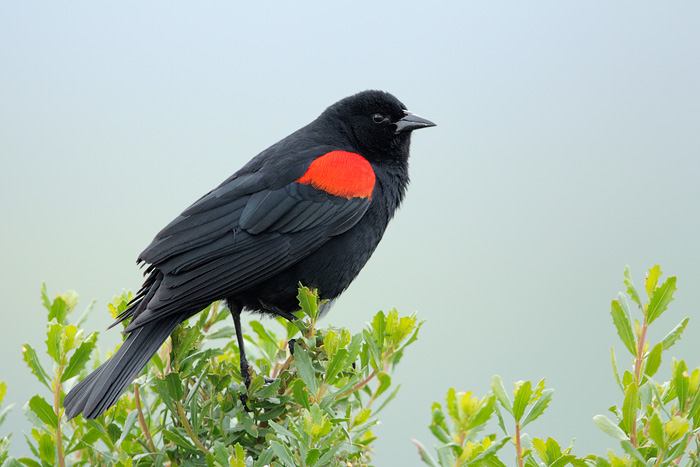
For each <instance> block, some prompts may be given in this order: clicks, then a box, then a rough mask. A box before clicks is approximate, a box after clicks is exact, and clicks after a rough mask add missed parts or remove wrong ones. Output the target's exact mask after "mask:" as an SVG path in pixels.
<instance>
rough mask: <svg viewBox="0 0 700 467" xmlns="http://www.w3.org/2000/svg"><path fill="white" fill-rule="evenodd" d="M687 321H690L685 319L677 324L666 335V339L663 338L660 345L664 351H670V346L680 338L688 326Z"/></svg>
mask: <svg viewBox="0 0 700 467" xmlns="http://www.w3.org/2000/svg"><path fill="white" fill-rule="evenodd" d="M688 321H690V318H685V319H684V320H683V321H681V322H680V323H679V324H678V326H676V327H675V328H673V330H672V331H671V332H669V333H668V334H666V337H664V338H663V340H662V341H661V344H663V346H664V350H667V349H670V348H671V346H672V345H673V344H675V343H676V342H677V341H678V339H680V338H681V336H682V335H683V331H685V327H686V326H687V325H688Z"/></svg>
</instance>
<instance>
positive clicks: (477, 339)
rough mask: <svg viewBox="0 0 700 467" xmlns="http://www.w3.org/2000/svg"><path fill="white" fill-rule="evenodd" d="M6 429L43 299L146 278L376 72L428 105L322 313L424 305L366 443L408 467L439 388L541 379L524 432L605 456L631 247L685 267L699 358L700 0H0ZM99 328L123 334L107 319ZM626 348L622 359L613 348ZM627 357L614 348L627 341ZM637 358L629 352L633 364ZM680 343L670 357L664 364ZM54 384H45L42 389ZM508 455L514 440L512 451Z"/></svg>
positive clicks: (684, 291)
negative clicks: (388, 202)
mask: <svg viewBox="0 0 700 467" xmlns="http://www.w3.org/2000/svg"><path fill="white" fill-rule="evenodd" d="M0 44H2V45H0V64H1V65H0V155H1V157H2V170H1V171H0V177H2V183H0V195H1V198H0V199H1V202H2V206H1V208H2V221H1V223H0V248H1V249H2V250H1V251H0V252H1V255H2V259H1V260H0V264H1V265H2V266H1V271H0V274H1V277H0V284H1V287H2V298H3V311H2V320H3V326H2V330H1V331H0V352H1V354H2V361H1V362H0V379H4V380H7V381H8V383H9V389H8V396H7V398H6V402H14V403H15V404H16V407H15V409H14V411H13V412H12V414H11V415H10V417H9V420H8V421H7V422H6V423H5V425H4V426H3V427H2V428H1V429H0V435H4V434H5V433H6V432H7V431H15V432H16V433H15V436H14V437H13V453H15V454H25V453H27V448H26V447H25V443H24V441H23V436H22V435H21V431H27V430H28V429H29V425H28V423H27V422H26V421H24V417H23V415H22V406H23V405H24V403H25V402H26V401H27V400H28V398H29V397H30V395H31V394H33V393H35V392H38V391H42V388H41V387H40V385H39V384H38V383H36V382H35V380H34V377H33V376H32V375H31V374H30V373H29V371H28V370H27V369H26V367H25V366H24V363H23V362H22V358H21V351H20V347H21V345H22V343H24V342H28V343H30V344H32V345H34V346H35V347H37V348H39V349H43V348H44V347H45V345H44V344H43V341H44V339H45V335H44V329H43V325H42V323H43V319H44V314H43V313H44V311H43V309H42V307H41V303H40V300H39V290H40V287H41V283H42V281H46V282H47V284H48V288H49V292H50V294H51V295H53V294H55V293H58V292H62V291H64V290H66V289H74V290H76V291H78V292H79V293H80V296H81V298H82V304H81V305H80V308H81V309H82V307H83V306H85V305H87V303H88V302H89V301H90V300H91V299H93V298H95V299H97V300H98V302H97V307H96V310H95V312H94V313H93V316H92V318H91V319H90V320H89V321H88V322H87V328H88V329H89V330H99V331H104V330H105V328H106V326H107V325H108V324H109V322H110V319H109V316H108V314H107V309H106V304H107V303H108V302H109V301H110V300H111V297H112V296H113V295H115V294H118V293H120V291H121V290H122V288H129V289H132V290H133V289H136V288H138V286H139V285H140V284H141V275H140V271H139V269H138V268H137V267H136V266H135V264H134V261H135V259H136V257H137V256H138V254H139V253H140V252H141V251H142V249H143V248H144V247H145V246H146V245H148V243H149V242H150V241H151V239H152V238H153V236H154V235H155V234H156V233H157V232H158V231H159V230H160V229H161V228H162V227H163V226H164V225H165V224H167V223H168V222H169V221H170V220H171V219H172V218H173V217H175V216H176V215H177V214H179V213H180V212H181V211H182V210H183V209H184V208H185V207H187V206H188V205H189V204H190V203H192V202H193V201H194V200H196V199H197V198H199V197H200V196H201V195H202V194H204V193H205V192H207V191H208V190H210V189H211V188H213V187H214V186H216V185H218V184H219V183H220V182H221V181H222V180H223V179H225V178H226V177H228V176H229V175H230V174H231V173H233V172H234V171H236V170H237V169H238V168H239V167H240V166H242V165H243V164H244V163H245V162H246V161H247V160H248V159H250V158H251V157H252V156H254V155H255V154H257V153H258V152H259V151H261V150H262V149H264V148H266V147H267V146H269V145H270V144H272V143H274V142H275V141H277V140H278V139H280V138H282V137H284V136H286V135H287V134H289V133H290V132H292V131H293V130H296V129H297V128H299V127H300V126H302V125H304V124H306V123H308V122H309V121H310V120H312V119H313V118H315V117H316V116H317V115H318V114H319V113H320V112H321V111H323V109H324V108H325V107H327V106H328V105H330V104H332V103H333V102H335V101H336V100H338V99H340V98H342V97H345V96H347V95H350V94H352V93H355V92H358V91H361V90H364V89H368V88H375V89H384V90H387V91H390V92H392V93H393V94H395V95H396V96H397V97H399V99H401V100H402V101H403V102H404V103H405V104H406V105H407V106H408V108H409V109H411V110H412V111H414V112H416V113H418V114H420V115H422V116H424V117H427V118H429V119H431V120H433V121H435V122H436V123H437V124H438V126H437V127H436V128H431V129H427V130H423V131H420V132H417V133H415V134H414V137H413V145H412V158H411V177H412V183H411V186H410V188H409V191H408V195H407V198H406V200H405V203H404V205H403V207H402V209H401V210H400V212H399V213H398V215H397V216H396V218H395V220H394V221H393V222H392V224H391V225H390V226H389V229H388V231H387V233H386V235H385V237H384V240H383V241H382V243H381V245H380V247H379V248H378V250H377V251H376V253H375V255H374V257H373V258H372V260H371V261H370V262H369V264H368V265H367V267H366V268H365V269H364V270H363V272H362V274H361V275H360V277H359V278H358V279H357V280H356V281H355V283H354V284H353V286H351V288H350V289H349V290H348V291H347V292H346V294H345V295H344V296H343V297H342V298H341V299H340V300H339V301H338V303H337V304H336V306H335V307H334V309H333V310H331V312H330V313H329V315H328V316H327V317H326V318H325V319H324V321H323V322H322V324H323V325H324V326H325V325H327V324H333V325H338V326H347V327H349V328H350V329H352V330H353V331H358V330H360V329H361V328H362V327H363V326H364V324H365V323H366V322H367V321H369V320H370V319H371V317H372V316H373V315H374V313H375V312H376V311H377V310H378V309H385V310H388V309H390V308H391V307H394V306H396V307H398V308H399V310H400V311H401V312H402V313H405V314H408V313H412V312H414V311H416V312H417V313H418V315H419V316H420V318H422V319H426V320H427V322H426V323H425V325H424V326H423V329H422V331H421V334H420V338H419V341H418V342H417V343H416V344H415V345H413V347H412V348H411V349H410V350H408V352H407V353H406V355H405V356H404V359H403V360H402V362H401V365H400V367H399V368H398V370H397V373H396V378H395V379H396V381H400V382H401V383H402V384H403V386H402V388H401V391H400V393H399V396H398V397H397V398H396V400H395V401H394V402H393V403H392V404H391V405H390V406H389V407H388V408H387V409H386V410H385V412H384V413H383V416H382V425H381V426H380V427H378V428H377V429H376V430H375V433H376V435H377V436H379V439H378V441H377V442H376V445H375V446H376V457H375V461H376V465H378V466H396V465H419V464H420V461H419V459H418V457H417V454H416V451H415V448H414V447H413V446H412V445H411V444H410V442H409V439H410V438H417V439H420V440H421V441H423V442H424V444H426V445H428V446H432V445H433V444H434V440H433V438H432V437H431V435H430V433H429V431H428V429H427V426H428V424H429V423H430V416H431V415H430V405H431V403H432V402H433V401H443V400H444V397H445V394H446V392H447V389H448V388H450V387H454V388H456V389H457V390H458V391H468V390H472V391H475V393H476V394H479V395H483V394H485V393H486V391H487V390H488V388H489V383H490V380H491V376H492V375H494V374H500V375H501V376H502V377H503V380H504V382H505V383H506V385H507V387H509V388H511V387H512V382H515V381H517V380H520V379H523V380H532V381H538V380H539V379H540V378H543V377H546V378H547V384H548V386H550V387H553V388H555V394H554V400H553V402H552V403H551V405H550V408H549V409H548V411H547V413H546V416H545V417H544V418H542V419H540V420H538V421H537V422H535V423H534V424H532V425H530V426H529V427H528V433H529V434H530V435H531V436H533V437H535V436H537V437H547V436H552V437H555V438H556V439H558V440H559V441H560V442H561V443H563V444H565V445H566V444H568V443H569V441H570V440H571V439H572V438H574V437H575V438H577V441H576V448H575V452H576V453H577V454H579V455H584V454H587V453H589V452H595V453H598V454H604V452H605V448H606V447H608V446H611V447H612V446H615V447H616V442H615V441H613V440H612V439H611V438H607V437H606V435H605V434H603V433H602V432H601V431H600V430H599V429H598V428H597V427H596V426H595V425H594V424H593V422H592V420H591V419H592V417H593V416H594V415H596V414H598V413H604V412H605V411H606V410H607V408H608V407H609V406H610V405H612V404H614V403H621V401H622V397H621V394H619V390H618V389H617V388H616V385H615V383H614V380H613V378H612V372H611V370H610V364H609V360H610V358H609V354H610V346H611V344H613V343H614V344H615V345H616V347H617V349H618V355H619V356H620V357H621V356H622V355H624V353H623V349H622V346H621V345H618V344H617V337H616V334H615V331H614V329H613V326H612V322H611V318H610V315H609V310H610V301H611V300H612V299H613V298H615V297H616V295H617V293H618V291H619V290H622V288H623V284H622V272H623V270H624V268H625V265H627V264H630V265H631V267H632V271H633V274H634V277H635V279H636V282H637V284H638V286H640V287H641V286H642V283H643V278H644V273H645V270H646V269H648V268H649V267H651V266H653V265H654V264H656V263H659V264H661V266H662V269H663V270H664V272H665V273H668V274H672V275H677V276H678V287H679V291H678V293H677V300H676V301H675V302H673V304H672V306H671V311H670V313H668V314H669V315H670V316H669V317H668V318H667V319H663V320H660V322H658V325H655V327H656V332H652V333H651V338H652V339H659V338H661V337H663V335H664V334H665V333H666V332H667V331H668V330H669V329H671V328H672V327H673V326H674V325H675V324H676V323H677V322H678V321H680V320H681V318H682V317H684V316H691V322H690V324H689V326H688V329H687V331H686V335H685V337H684V339H683V340H682V341H681V342H680V343H679V344H678V345H677V346H676V347H675V348H674V349H673V350H672V351H671V353H672V354H674V355H678V356H679V357H682V358H686V359H687V362H688V365H689V366H690V367H693V368H694V367H696V366H698V365H700V319H698V317H699V316H698V301H697V298H696V296H697V293H698V290H700V287H699V286H700V249H699V248H698V240H699V239H700V220H699V218H698V201H700V183H699V182H698V179H699V175H700V157H699V156H700V3H698V2H693V1H686V2H683V1H679V2H644V1H641V2H640V1H634V2H632V1H622V2H604V1H591V2H571V1H567V2H562V1H540V2H502V1H489V2H467V1H464V2H457V1H455V2H425V1H422V2H418V1H408V0H407V1H403V2H366V1H354V2H345V3H341V2H308V3H306V2H246V3H245V4H244V3H238V2H237V3H234V2H176V1H168V2H165V1H154V2H118V3H113V4H109V5H106V4H104V3H102V2H87V1H86V2H72V3H71V4H70V6H68V4H65V3H50V2H49V3H40V2H31V1H27V2H11V1H6V2H2V3H1V4H0ZM101 339H102V344H103V346H104V345H107V344H109V345H113V344H115V343H116V342H117V341H118V340H119V333H118V332H117V331H114V330H112V331H110V332H103V333H102V334H101ZM621 359H622V358H621ZM622 360H624V359H622ZM624 363H625V362H624V361H622V362H620V365H623V364H624ZM668 365H670V358H669V359H666V360H665V361H664V363H663V366H664V368H667V367H668ZM44 391H45V390H44ZM504 460H505V459H504Z"/></svg>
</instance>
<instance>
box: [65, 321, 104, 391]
mask: <svg viewBox="0 0 700 467" xmlns="http://www.w3.org/2000/svg"><path fill="white" fill-rule="evenodd" d="M96 341H97V334H96V333H94V332H93V333H92V334H90V336H89V337H88V338H87V339H86V340H85V341H84V342H83V343H82V344H80V346H79V347H78V348H77V349H76V351H75V352H74V353H73V355H72V356H71V358H70V360H69V361H68V366H66V369H65V370H64V372H63V374H62V375H61V382H63V381H66V380H68V379H70V378H72V377H74V376H77V375H79V374H80V372H81V371H83V369H84V368H85V365H86V364H87V362H88V361H89V360H90V355H91V354H92V351H93V349H94V348H95V342H96Z"/></svg>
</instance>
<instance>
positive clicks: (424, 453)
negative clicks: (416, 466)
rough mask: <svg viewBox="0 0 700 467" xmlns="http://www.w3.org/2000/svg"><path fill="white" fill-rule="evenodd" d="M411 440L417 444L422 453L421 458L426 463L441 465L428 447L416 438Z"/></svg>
mask: <svg viewBox="0 0 700 467" xmlns="http://www.w3.org/2000/svg"><path fill="white" fill-rule="evenodd" d="M411 442H412V443H413V444H415V445H416V447H417V448H418V455H420V458H421V460H422V461H423V462H424V463H425V464H428V465H429V466H430V467H440V465H438V463H437V462H435V459H433V457H432V456H431V455H430V453H429V452H428V450H427V449H425V447H423V445H422V444H421V443H420V442H419V441H417V440H415V439H411Z"/></svg>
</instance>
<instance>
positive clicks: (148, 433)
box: [134, 384, 158, 452]
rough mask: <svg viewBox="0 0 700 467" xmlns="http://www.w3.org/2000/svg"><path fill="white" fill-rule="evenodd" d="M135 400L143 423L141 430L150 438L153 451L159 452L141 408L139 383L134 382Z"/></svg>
mask: <svg viewBox="0 0 700 467" xmlns="http://www.w3.org/2000/svg"><path fill="white" fill-rule="evenodd" d="M134 401H135V402H136V410H138V414H139V425H141V431H143V434H144V435H146V439H147V440H148V447H149V448H150V449H151V451H152V452H157V451H158V449H156V445H155V443H154V442H153V438H152V437H151V432H150V430H149V429H148V425H146V419H145V418H144V417H143V410H141V397H140V396H139V385H138V384H134Z"/></svg>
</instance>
